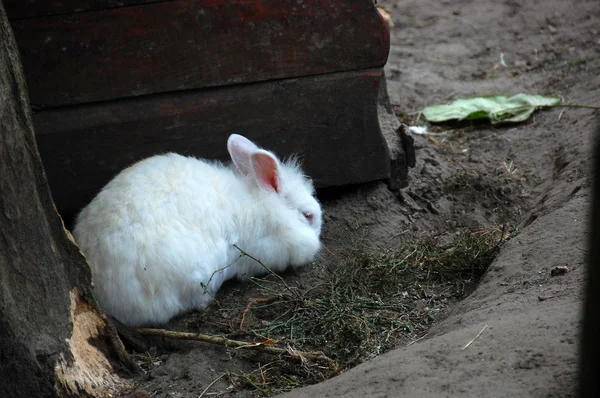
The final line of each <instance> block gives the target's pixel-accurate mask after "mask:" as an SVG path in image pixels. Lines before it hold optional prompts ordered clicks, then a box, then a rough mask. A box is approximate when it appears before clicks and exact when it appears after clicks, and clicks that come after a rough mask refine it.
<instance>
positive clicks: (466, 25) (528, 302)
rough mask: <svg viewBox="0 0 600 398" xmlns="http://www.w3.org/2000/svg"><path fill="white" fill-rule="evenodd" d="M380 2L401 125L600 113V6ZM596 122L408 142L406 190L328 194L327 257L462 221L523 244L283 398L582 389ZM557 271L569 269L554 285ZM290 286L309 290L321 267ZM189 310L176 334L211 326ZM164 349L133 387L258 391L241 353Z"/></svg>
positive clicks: (446, 133)
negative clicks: (548, 103)
mask: <svg viewBox="0 0 600 398" xmlns="http://www.w3.org/2000/svg"><path fill="white" fill-rule="evenodd" d="M379 5H381V6H383V7H385V8H386V9H387V10H388V11H389V12H390V14H391V15H392V18H393V21H394V24H395V26H394V27H393V28H392V48H391V52H390V57H389V61H388V64H387V65H386V67H385V71H386V76H387V84H388V92H389V95H390V100H391V102H392V104H393V105H394V108H395V111H396V113H397V114H398V115H399V118H400V120H401V121H403V122H404V123H407V124H410V125H421V124H424V123H425V122H424V120H423V118H422V117H421V118H419V115H418V113H419V110H421V109H423V108H424V107H425V106H427V105H433V104H438V103H444V102H447V101H449V100H452V99H457V98H463V97H467V96H473V95H482V94H506V95H512V94H517V93H521V92H524V93H530V94H545V95H555V96H559V97H561V98H563V101H564V103H565V104H576V105H593V106H600V73H599V71H600V3H599V2H598V1H596V0H587V1H586V0H580V1H573V2H565V1H558V0H545V1H534V0H528V1H510V0H506V1H492V0H481V1H477V2H474V1H467V0H455V1H449V0H446V1H437V0H436V1H433V0H421V1H416V0H414V1H408V0H405V1H400V0H391V1H379ZM501 57H502V58H503V60H504V63H505V64H506V66H503V65H502V63H501ZM596 113H597V111H594V110H591V109H580V108H556V109H551V110H544V111H540V112H536V113H535V114H534V116H533V117H532V118H531V119H530V120H529V121H527V122H525V123H522V124H515V125H503V126H490V125H488V124H477V125H458V126H457V125H445V126H437V127H433V128H431V129H430V130H431V131H434V132H436V133H439V134H441V135H429V136H417V135H414V136H413V138H414V140H415V149H416V157H417V164H416V167H415V168H413V169H411V172H410V185H409V187H408V188H406V189H402V190H401V191H400V192H391V191H390V190H389V189H388V187H387V186H386V185H385V184H384V183H382V182H377V183H371V184H366V185H363V186H359V187H351V188H345V189H344V190H343V191H336V192H329V191H328V192H323V193H321V195H320V199H321V200H322V202H323V208H324V211H325V224H324V225H325V229H324V232H323V242H324V244H325V245H326V246H327V247H328V248H329V249H330V250H341V251H343V250H344V249H345V248H346V246H347V245H349V244H350V242H349V239H348V233H349V231H361V239H362V240H363V243H364V244H365V245H367V246H376V247H381V248H385V247H394V246H398V245H402V244H403V243H405V242H408V241H411V240H414V239H418V238H421V237H424V236H432V235H435V236H452V235H453V234H454V233H455V232H456V231H457V230H459V229H461V228H465V227H466V228H470V229H473V230H478V229H493V228H499V229H509V230H510V231H514V232H515V236H514V237H512V238H511V239H509V240H508V241H507V242H506V243H505V244H504V245H503V246H502V248H501V250H500V253H499V254H498V256H497V257H496V259H495V260H494V262H493V263H492V265H491V266H490V268H489V270H488V271H487V273H486V274H485V276H484V277H483V279H482V280H481V282H480V284H479V285H478V287H477V289H476V290H475V291H474V292H473V293H472V294H470V295H469V296H468V297H466V298H465V299H464V300H462V301H461V302H459V303H457V304H455V305H451V306H450V305H449V306H447V307H446V308H445V309H444V311H443V314H440V316H439V318H438V321H437V322H436V323H435V324H434V326H433V328H431V329H430V330H429V331H427V332H426V333H425V334H424V335H422V336H418V337H415V338H413V339H412V341H407V342H406V343H405V344H402V345H400V346H399V347H397V348H396V349H394V350H392V351H389V352H387V353H385V354H383V355H381V356H379V357H377V358H374V359H372V360H370V361H368V362H365V363H363V364H361V365H359V366H356V367H355V368H352V369H350V370H347V371H345V372H344V373H342V374H340V375H338V376H336V377H334V378H332V379H330V380H327V381H325V382H322V383H320V384H316V385H312V386H308V387H303V388H298V389H295V390H292V391H291V392H289V393H287V394H286V395H284V396H286V397H314V396H317V397H332V396H344V397H354V396H355V397H395V396H418V397H441V396H463V397H465V396H469V397H483V396H494V397H516V396H519V397H525V396H531V397H570V396H575V386H576V376H577V373H576V372H577V347H578V346H577V344H578V334H579V328H580V324H581V320H580V309H581V305H582V299H583V295H582V287H583V282H584V271H585V266H584V259H585V254H586V248H587V242H586V226H587V219H588V210H589V209H588V208H589V205H590V177H591V172H590V166H591V159H592V156H591V149H592V141H593V133H594V131H595V129H596V125H597V120H596ZM354 243H355V242H353V243H352V244H354ZM556 266H567V267H568V272H566V273H564V274H562V275H557V276H552V274H551V271H552V270H553V269H554V268H555V267H556ZM285 278H286V279H287V278H291V279H292V280H293V279H294V278H295V279H300V280H302V279H303V278H305V279H306V280H308V281H310V269H308V270H305V271H303V272H301V273H300V274H299V275H291V276H290V275H286V276H285ZM231 292H241V294H242V296H243V298H244V299H245V300H247V299H248V298H250V297H256V295H257V294H256V291H255V290H253V287H252V286H250V287H248V286H239V285H234V286H233V287H231V286H230V287H228V288H226V289H225V290H224V292H223V293H222V294H223V295H227V294H230V293H231ZM209 310H212V311H219V308H215V307H211V308H210V309H209ZM221 315H222V316H223V317H224V318H227V316H228V315H227V314H226V313H225V312H223V313H222V314H221ZM191 317H192V318H188V319H186V320H178V321H175V323H174V324H173V325H170V326H172V327H175V328H177V327H178V326H179V327H180V326H181V325H182V324H183V323H182V322H187V323H185V324H186V325H189V324H190V319H192V321H191V322H193V320H194V319H195V318H194V317H198V318H197V319H199V320H202V319H203V318H202V315H201V314H200V315H198V314H196V315H191ZM473 340H474V341H473ZM156 343H157V345H158V346H159V349H158V351H157V352H154V351H152V356H151V362H152V364H151V366H149V367H147V374H146V375H145V376H144V377H143V378H142V379H141V380H140V381H139V385H138V388H140V389H143V390H146V391H147V392H148V393H149V394H150V396H157V397H174V396H176V397H188V396H189V397H192V396H194V397H197V396H199V395H200V394H201V393H202V392H203V391H205V389H207V387H209V385H210V384H211V383H212V382H213V381H215V382H214V384H212V385H210V388H208V389H207V390H206V391H205V393H204V396H229V395H231V396H237V397H243V396H260V393H259V392H257V391H251V390H240V389H239V388H238V387H236V386H233V385H232V384H231V382H230V380H229V379H228V377H220V376H221V375H224V374H226V373H227V372H251V371H253V370H255V369H256V363H254V362H251V361H248V360H246V359H244V357H243V356H239V355H232V354H231V351H228V350H227V349H225V348H222V347H219V346H213V345H206V344H202V343H193V342H189V343H181V342H172V341H156ZM468 343H470V344H468ZM217 379H218V380H217Z"/></svg>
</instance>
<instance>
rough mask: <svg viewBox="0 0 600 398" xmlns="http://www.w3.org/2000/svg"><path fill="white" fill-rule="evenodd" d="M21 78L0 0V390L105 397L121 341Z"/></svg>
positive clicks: (116, 383)
mask: <svg viewBox="0 0 600 398" xmlns="http://www.w3.org/2000/svg"><path fill="white" fill-rule="evenodd" d="M30 114H31V112H30V109H29V105H28V102H27V92H26V89H25V80H24V75H23V72H22V69H21V65H20V64H19V57H18V51H17V47H16V44H15V42H14V38H13V37H12V32H11V30H10V26H9V24H8V20H7V19H6V14H5V12H4V8H3V6H2V3H1V2H0V335H1V337H0V396H1V397H49V396H56V395H58V396H109V395H110V394H112V393H114V392H117V391H118V390H119V389H120V388H122V387H124V386H126V385H127V382H126V381H125V380H123V379H122V378H121V377H119V376H118V375H117V374H116V371H115V368H114V366H115V365H124V366H134V365H133V363H132V362H128V361H127V354H126V353H125V351H124V349H123V347H122V344H121V343H120V340H118V338H117V337H116V334H115V333H114V329H113V328H112V327H111V326H110V325H108V324H107V323H106V322H105V321H104V320H103V319H102V317H101V316H100V314H99V313H98V312H97V311H96V310H95V308H94V307H93V305H94V303H95V301H94V299H93V297H92V296H91V292H90V291H91V287H90V285H91V281H90V279H91V276H90V269H89V266H88V265H87V263H86V261H85V259H84V257H83V255H82V254H81V252H80V251H79V249H78V248H77V246H76V245H75V243H74V242H73V241H72V239H71V238H70V234H69V233H68V232H67V231H66V230H65V229H64V227H63V224H62V222H61V219H60V217H59V216H58V214H57V213H56V209H55V208H54V206H53V203H52V197H51V196H50V190H49V188H48V185H47V182H46V177H45V175H44V169H43V167H42V162H41V160H40V157H39V154H38V151H37V149H36V143H35V139H34V134H33V127H32V122H31V116H30Z"/></svg>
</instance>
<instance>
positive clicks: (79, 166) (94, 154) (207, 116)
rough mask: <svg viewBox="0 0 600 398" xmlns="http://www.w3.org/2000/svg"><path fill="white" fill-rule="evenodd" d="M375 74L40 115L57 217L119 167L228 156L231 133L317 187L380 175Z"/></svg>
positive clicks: (384, 166)
mask: <svg viewBox="0 0 600 398" xmlns="http://www.w3.org/2000/svg"><path fill="white" fill-rule="evenodd" d="M380 79H381V70H380V69H373V70H365V71H358V72H344V73H336V74H328V75H322V76H313V77H306V78H301V79H287V80H280V81H277V82H264V83H255V84H249V85H243V86H230V87H225V88H221V89H218V90H198V91H188V92H181V93H170V94H163V95H158V96H148V97H143V98H138V99H129V100H121V101H116V102H111V103H102V104H94V105H85V106H77V107H69V108H61V109H52V110H50V109H48V110H44V111H40V112H38V113H36V114H35V115H34V123H35V127H36V131H37V141H38V146H39V149H40V153H41V155H42V159H43V160H44V165H45V167H46V172H47V174H48V179H49V181H50V186H51V187H52V192H53V196H54V199H55V201H56V204H57V206H58V208H59V210H60V212H61V214H63V215H72V213H73V212H74V211H77V210H79V209H81V208H82V207H83V206H84V205H85V204H87V202H89V201H90V200H91V199H92V198H93V196H94V195H95V194H96V193H97V192H98V191H99V189H100V188H101V187H102V186H103V185H104V184H105V183H107V182H108V181H109V180H110V178H112V177H113V176H114V175H116V174H117V173H118V172H119V171H121V170H122V169H123V168H124V167H126V166H128V165H130V164H132V163H133V162H135V161H137V160H140V159H142V158H145V157H148V156H151V155H154V154H157V153H163V152H168V151H174V152H179V153H182V154H187V155H194V156H198V157H206V158H216V159H222V160H225V159H228V155H227V150H226V147H225V143H226V141H227V137H228V136H229V134H231V133H239V134H243V135H245V136H248V137H249V138H250V139H252V140H253V141H255V142H257V143H258V144H259V145H262V146H264V147H266V148H269V149H272V150H274V151H275V152H276V153H278V154H279V155H281V156H285V155H289V154H292V153H297V154H298V155H300V158H301V160H302V162H303V164H304V165H305V167H304V168H305V171H306V172H307V174H308V175H310V176H311V177H312V178H313V179H314V181H315V184H316V185H317V186H332V185H344V184H352V183H360V182H365V181H371V180H373V179H377V178H387V177H389V175H390V162H389V152H388V148H387V145H386V142H385V140H384V139H383V137H382V135H381V132H380V130H379V122H378V118H377V96H378V90H379V85H380Z"/></svg>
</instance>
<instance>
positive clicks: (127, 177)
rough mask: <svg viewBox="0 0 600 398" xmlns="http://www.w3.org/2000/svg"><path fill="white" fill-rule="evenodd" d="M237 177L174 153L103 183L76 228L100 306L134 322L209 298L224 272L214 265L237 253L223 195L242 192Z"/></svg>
mask: <svg viewBox="0 0 600 398" xmlns="http://www.w3.org/2000/svg"><path fill="white" fill-rule="evenodd" d="M242 183H243V182H242V181H240V179H239V178H236V176H235V175H234V173H233V171H232V170H231V169H229V168H227V167H224V166H222V165H220V164H216V163H210V162H206V161H203V160H198V159H194V158H187V157H184V156H181V155H177V154H166V155H159V156H154V157H151V158H148V159H145V160H143V161H141V162H139V163H137V164H135V165H133V166H131V167H129V168H128V169H125V170H123V171H122V172H121V173H120V174H119V175H118V176H117V177H115V178H114V179H113V180H112V181H111V182H110V183H108V184H107V185H106V187H105V188H104V189H103V190H102V191H101V192H100V193H99V194H98V196H97V197H96V198H94V200H93V201H92V202H91V203H90V204H89V205H88V206H87V207H86V208H85V209H84V210H83V211H82V212H81V214H80V215H79V217H78V220H77V224H76V227H75V229H74V237H75V240H76V241H77V243H78V244H79V245H80V247H81V248H82V251H83V252H84V253H85V254H86V257H87V258H88V261H89V262H90V265H91V267H92V271H93V272H92V274H93V278H94V284H95V286H96V287H95V292H94V294H95V297H96V299H97V300H98V303H99V304H100V307H101V308H102V309H104V310H106V311H108V312H110V313H112V314H113V315H114V316H115V317H117V318H118V319H120V320H121V321H122V322H124V323H127V324H132V325H134V324H143V323H146V322H153V323H161V322H166V321H167V320H168V319H169V318H170V317H171V316H172V314H173V313H178V312H181V311H184V310H188V309H190V308H193V307H195V306H199V305H203V304H205V303H207V302H208V301H209V300H210V294H213V293H214V291H215V290H216V288H218V287H219V286H220V285H221V283H222V280H223V278H224V275H223V274H222V273H219V274H215V275H213V273H214V271H216V270H217V269H218V268H220V267H223V266H224V264H227V263H228V261H232V260H231V259H230V257H234V256H235V253H232V250H231V247H232V245H231V243H232V242H235V241H237V239H238V237H237V236H234V234H235V231H236V228H235V226H234V224H235V220H234V217H233V213H234V211H233V209H231V208H230V207H231V201H228V200H226V198H228V197H231V192H235V194H236V195H238V196H239V195H243V194H244V192H245V191H244V189H240V187H239V184H242ZM240 199H241V200H243V198H240ZM211 277H212V279H211ZM209 280H210V281H211V283H210V286H209V292H210V294H205V292H204V286H203V285H202V283H204V282H206V281H209ZM212 286H214V287H216V288H214V289H213V288H211V287H212Z"/></svg>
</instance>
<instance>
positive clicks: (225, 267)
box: [201, 245, 244, 299]
mask: <svg viewBox="0 0 600 398" xmlns="http://www.w3.org/2000/svg"><path fill="white" fill-rule="evenodd" d="M234 246H235V245H234ZM236 247H237V246H236ZM242 257H244V255H243V254H240V255H239V256H238V258H236V259H235V260H233V261H232V262H231V263H229V264H227V265H226V266H224V267H223V268H219V269H218V270H216V271H215V272H213V273H212V274H211V275H210V278H208V282H206V284H204V283H201V285H202V288H203V289H204V293H208V294H210V292H209V291H208V285H210V282H211V281H212V278H213V277H214V276H215V275H216V274H217V273H219V272H221V271H225V270H226V269H227V268H229V267H231V266H232V265H233V264H235V263H236V262H237V261H238V260H239V259H240V258H242ZM211 297H212V294H211ZM213 299H214V297H213Z"/></svg>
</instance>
